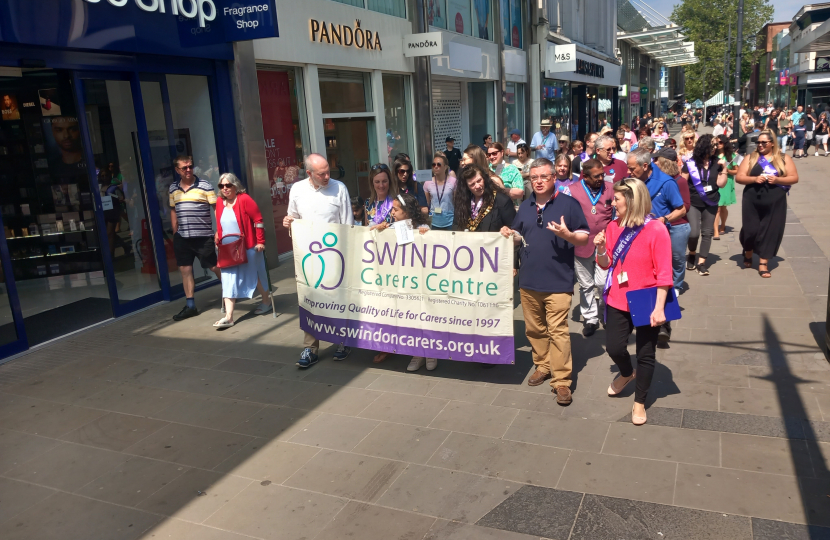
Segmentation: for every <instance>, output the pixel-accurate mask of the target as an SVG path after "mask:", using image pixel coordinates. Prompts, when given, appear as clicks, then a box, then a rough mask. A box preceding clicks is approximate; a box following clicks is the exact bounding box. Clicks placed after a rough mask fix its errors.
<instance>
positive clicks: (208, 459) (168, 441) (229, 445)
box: [124, 424, 252, 469]
mask: <svg viewBox="0 0 830 540" xmlns="http://www.w3.org/2000/svg"><path fill="white" fill-rule="evenodd" d="M251 439H252V437H248V436H246V435H239V434H236V433H228V432H225V431H217V430H215V429H207V428H200V427H195V426H185V425H182V424H168V425H167V426H165V427H163V428H161V429H160V430H158V431H156V432H155V433H153V434H152V435H150V436H149V437H146V438H145V439H143V440H141V441H139V442H137V443H136V444H134V445H132V446H130V447H128V448H126V449H125V450H124V451H125V452H127V453H128V454H135V455H139V456H144V457H147V458H151V459H160V460H162V461H170V462H173V463H179V464H181V465H189V466H191V467H200V468H203V469H212V468H213V467H215V466H217V465H219V464H220V463H221V462H223V461H224V460H226V459H227V458H228V457H230V456H231V455H233V454H235V453H236V452H238V451H239V450H240V449H241V448H242V447H243V446H245V445H246V444H247V443H248V442H249V441H250V440H251Z"/></svg>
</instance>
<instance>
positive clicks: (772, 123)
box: [764, 109, 781, 138]
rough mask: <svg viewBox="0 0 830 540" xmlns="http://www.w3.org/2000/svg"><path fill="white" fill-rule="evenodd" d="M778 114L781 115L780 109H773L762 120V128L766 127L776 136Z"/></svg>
mask: <svg viewBox="0 0 830 540" xmlns="http://www.w3.org/2000/svg"><path fill="white" fill-rule="evenodd" d="M779 116H781V111H779V110H778V109H775V110H774V111H772V113H771V114H770V115H769V117H768V118H767V121H766V122H764V129H768V130H770V131H772V133H773V134H774V135H775V137H776V138H777V137H778V130H779V127H778V117H779Z"/></svg>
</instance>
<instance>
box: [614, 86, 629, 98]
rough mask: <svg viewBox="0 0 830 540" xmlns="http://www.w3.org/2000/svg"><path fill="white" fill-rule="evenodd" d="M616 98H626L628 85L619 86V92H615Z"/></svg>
mask: <svg viewBox="0 0 830 540" xmlns="http://www.w3.org/2000/svg"><path fill="white" fill-rule="evenodd" d="M617 96H618V97H628V85H627V84H621V85H620V86H619V90H618V91H617Z"/></svg>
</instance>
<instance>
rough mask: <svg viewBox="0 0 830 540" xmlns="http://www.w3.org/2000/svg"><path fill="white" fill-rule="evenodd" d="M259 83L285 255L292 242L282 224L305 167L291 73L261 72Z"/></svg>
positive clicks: (278, 230) (276, 219) (273, 198)
mask: <svg viewBox="0 0 830 540" xmlns="http://www.w3.org/2000/svg"><path fill="white" fill-rule="evenodd" d="M257 80H258V81H259V102H260V107H261V109H262V130H263V132H264V134H265V157H266V160H267V162H268V179H269V180H270V185H271V203H272V204H273V208H274V225H275V230H276V233H277V250H278V251H279V252H280V253H284V252H286V251H291V238H290V237H289V236H288V229H286V228H285V227H283V226H282V220H283V218H284V217H285V216H286V214H287V213H288V192H289V190H290V189H291V186H292V184H294V183H295V182H297V181H298V180H300V166H302V164H301V163H297V151H296V143H295V140H294V123H293V121H292V113H291V91H290V85H289V80H288V73H287V72H285V71H268V70H258V71H257Z"/></svg>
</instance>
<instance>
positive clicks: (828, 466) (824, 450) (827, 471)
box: [806, 440, 830, 478]
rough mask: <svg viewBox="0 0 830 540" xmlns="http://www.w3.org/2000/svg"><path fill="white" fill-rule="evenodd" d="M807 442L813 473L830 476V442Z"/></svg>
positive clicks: (824, 476)
mask: <svg viewBox="0 0 830 540" xmlns="http://www.w3.org/2000/svg"><path fill="white" fill-rule="evenodd" d="M806 443H807V452H808V453H809V454H810V461H811V462H812V464H813V474H814V475H815V476H817V477H819V478H830V443H825V442H814V441H809V440H808V441H806Z"/></svg>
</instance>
